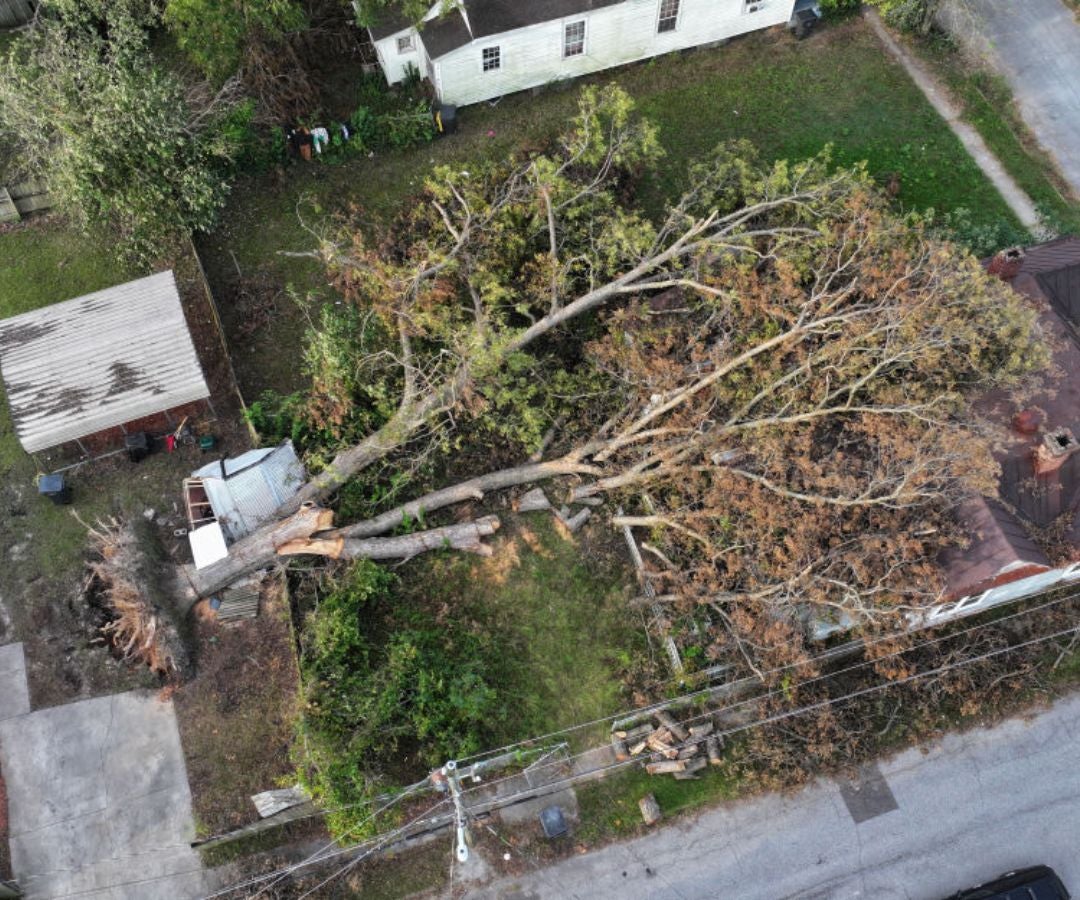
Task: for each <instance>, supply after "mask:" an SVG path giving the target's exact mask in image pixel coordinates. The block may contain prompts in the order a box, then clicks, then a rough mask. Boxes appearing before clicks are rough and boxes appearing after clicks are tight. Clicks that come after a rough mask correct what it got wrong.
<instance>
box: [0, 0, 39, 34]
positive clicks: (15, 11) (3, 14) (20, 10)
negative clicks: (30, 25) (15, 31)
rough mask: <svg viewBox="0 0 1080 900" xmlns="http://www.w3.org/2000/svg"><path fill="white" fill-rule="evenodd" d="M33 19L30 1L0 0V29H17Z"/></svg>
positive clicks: (32, 7)
mask: <svg viewBox="0 0 1080 900" xmlns="http://www.w3.org/2000/svg"><path fill="white" fill-rule="evenodd" d="M33 17H34V4H33V3H31V2H30V0H0V28H18V27H19V26H20V25H25V24H26V23H27V22H29V21H30V20H31V19H32V18H33Z"/></svg>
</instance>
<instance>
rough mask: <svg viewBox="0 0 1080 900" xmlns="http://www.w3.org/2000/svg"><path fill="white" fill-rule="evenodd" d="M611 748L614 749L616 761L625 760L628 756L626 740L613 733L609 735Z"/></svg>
mask: <svg viewBox="0 0 1080 900" xmlns="http://www.w3.org/2000/svg"><path fill="white" fill-rule="evenodd" d="M611 749H612V750H613V751H615V761H616V762H626V761H627V760H628V759H629V758H630V751H629V750H628V749H627V748H626V741H624V740H622V738H618V737H616V736H615V735H612V736H611Z"/></svg>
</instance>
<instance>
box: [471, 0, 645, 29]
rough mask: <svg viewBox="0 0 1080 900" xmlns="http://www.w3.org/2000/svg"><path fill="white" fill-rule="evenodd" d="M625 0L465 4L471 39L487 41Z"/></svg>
mask: <svg viewBox="0 0 1080 900" xmlns="http://www.w3.org/2000/svg"><path fill="white" fill-rule="evenodd" d="M622 2H624V0H527V2H522V0H466V3H465V8H466V10H468V13H469V24H470V25H472V30H473V35H474V37H478V38H483V37H490V36H491V35H493V34H500V33H502V32H504V31H513V30H514V29H515V28H525V27H526V26H528V25H538V24H539V23H541V22H551V21H553V20H556V19H562V18H565V17H566V16H576V15H579V14H581V13H587V12H590V11H591V10H594V9H602V8H603V7H605V6H614V5H615V4H616V3H622Z"/></svg>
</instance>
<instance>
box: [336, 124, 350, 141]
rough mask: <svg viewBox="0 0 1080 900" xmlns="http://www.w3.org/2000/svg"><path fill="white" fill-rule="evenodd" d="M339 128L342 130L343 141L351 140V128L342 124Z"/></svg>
mask: <svg viewBox="0 0 1080 900" xmlns="http://www.w3.org/2000/svg"><path fill="white" fill-rule="evenodd" d="M338 128H340V129H341V139H342V140H343V141H347V140H348V139H349V126H347V125H346V124H345V123H344V122H342V123H341V124H340V125H338Z"/></svg>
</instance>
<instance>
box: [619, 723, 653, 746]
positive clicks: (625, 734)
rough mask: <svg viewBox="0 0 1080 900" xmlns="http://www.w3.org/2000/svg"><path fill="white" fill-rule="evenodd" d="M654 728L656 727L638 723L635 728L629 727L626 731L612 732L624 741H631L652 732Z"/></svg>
mask: <svg viewBox="0 0 1080 900" xmlns="http://www.w3.org/2000/svg"><path fill="white" fill-rule="evenodd" d="M655 730H656V729H655V728H653V726H652V725H649V724H645V725H638V727H637V728H630V729H628V730H626V731H616V732H614V734H615V736H616V737H620V738H622V739H623V740H624V741H631V742H633V741H636V740H638V739H639V738H643V737H646V736H647V735H650V734H652V733H653V732H654V731H655Z"/></svg>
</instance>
